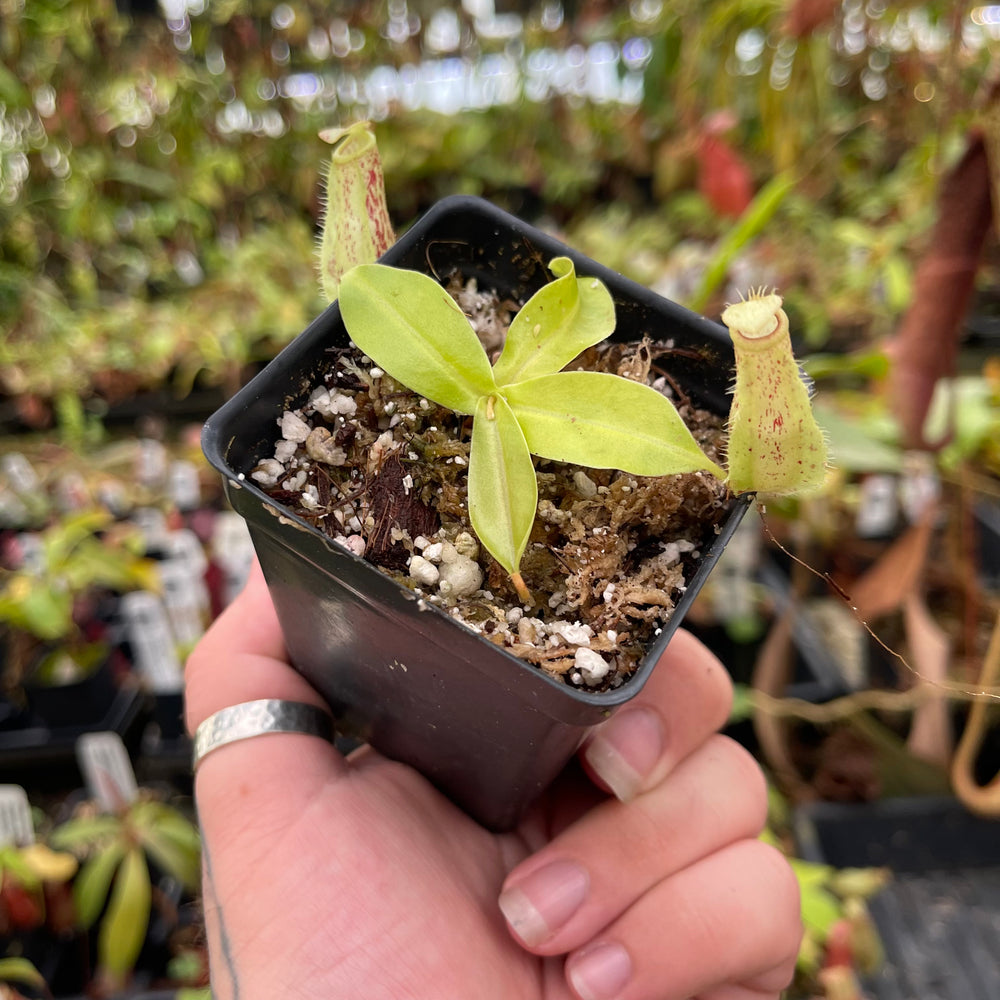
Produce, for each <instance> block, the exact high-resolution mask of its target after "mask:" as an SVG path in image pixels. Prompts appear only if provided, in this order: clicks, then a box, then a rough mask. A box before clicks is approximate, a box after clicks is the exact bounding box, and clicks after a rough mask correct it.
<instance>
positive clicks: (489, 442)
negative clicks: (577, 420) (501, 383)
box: [469, 396, 538, 575]
mask: <svg viewBox="0 0 1000 1000" xmlns="http://www.w3.org/2000/svg"><path fill="white" fill-rule="evenodd" d="M537 505H538V482H537V480H536V479H535V467H534V465H532V462H531V453H530V452H529V451H528V446H527V444H526V443H525V440H524V435H523V434H522V433H521V428H520V427H518V425H517V421H516V420H515V419H514V415H513V413H511V411H510V407H509V406H508V405H507V403H506V402H505V401H504V399H503V397H501V396H491V397H488V398H483V399H482V400H480V403H479V407H478V408H477V410H476V419H475V420H474V421H473V424H472V447H471V450H470V453H469V519H470V520H471V521H472V527H473V530H474V531H475V532H476V534H477V535H478V536H479V540H480V541H481V542H482V543H483V545H485V546H486V548H487V549H488V550H489V551H490V553H491V554H492V556H493V558H494V559H496V561H497V562H498V563H500V565H501V566H503V568H504V569H505V570H507V572H508V573H510V574H512V575H513V574H514V573H516V572H517V567H518V564H519V563H520V562H521V556H522V555H523V553H524V547H525V546H526V545H527V544H528V536H529V535H530V534H531V526H532V524H534V521H535V509H536V507H537Z"/></svg>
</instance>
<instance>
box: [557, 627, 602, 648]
mask: <svg viewBox="0 0 1000 1000" xmlns="http://www.w3.org/2000/svg"><path fill="white" fill-rule="evenodd" d="M553 631H554V632H555V634H556V635H559V636H562V639H563V642H565V643H566V644H567V645H570V646H589V645H590V637H591V636H592V635H593V634H594V630H593V629H592V628H591V627H590V626H589V625H581V624H580V623H579V622H575V623H573V624H572V625H571V624H570V623H569V622H559V623H558V624H556V625H555V626H554V627H553Z"/></svg>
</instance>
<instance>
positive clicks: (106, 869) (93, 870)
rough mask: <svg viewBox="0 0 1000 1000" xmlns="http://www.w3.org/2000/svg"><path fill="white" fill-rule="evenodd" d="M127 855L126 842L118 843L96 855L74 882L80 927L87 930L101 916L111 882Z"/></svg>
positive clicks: (74, 899) (74, 896) (74, 898)
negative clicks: (124, 856)
mask: <svg viewBox="0 0 1000 1000" xmlns="http://www.w3.org/2000/svg"><path fill="white" fill-rule="evenodd" d="M124 853H125V842H124V841H116V842H115V843H114V844H111V845H110V846H109V847H108V848H107V849H106V850H104V851H101V853H100V854H95V855H94V857H92V858H91V859H90V860H89V861H88V862H87V863H86V864H85V865H84V866H83V867H82V868H81V869H80V872H79V874H78V875H77V877H76V879H75V880H74V882H73V901H74V903H75V904H76V912H77V917H78V919H79V921H80V926H81V927H83V928H84V930H86V929H87V928H89V927H90V925H91V924H92V923H93V922H94V921H95V920H96V919H97V918H98V917H99V916H100V913H101V910H102V909H103V908H104V903H105V901H106V900H107V898H108V889H109V888H110V886H111V880H112V879H113V878H114V875H115V872H116V871H117V870H118V864H119V862H120V861H121V859H122V856H123V855H124Z"/></svg>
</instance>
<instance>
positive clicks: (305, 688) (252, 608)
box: [184, 562, 325, 733]
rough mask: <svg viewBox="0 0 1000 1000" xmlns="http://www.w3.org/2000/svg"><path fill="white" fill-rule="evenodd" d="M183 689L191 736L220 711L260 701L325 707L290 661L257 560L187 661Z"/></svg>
mask: <svg viewBox="0 0 1000 1000" xmlns="http://www.w3.org/2000/svg"><path fill="white" fill-rule="evenodd" d="M184 687H185V691H184V703H185V704H184V711H185V717H186V721H187V728H188V732H190V733H194V731H195V729H196V728H197V727H198V725H199V724H200V723H201V722H203V721H204V720H205V719H207V718H208V717H209V716H210V715H212V714H213V713H214V712H217V711H218V710H219V709H220V708H227V707H229V706H230V705H236V704H239V703H240V702H244V701H256V700H257V699H258V698H280V699H283V700H286V701H304V702H308V703H309V704H311V705H316V706H318V707H320V708H323V707H325V706H324V702H323V699H322V698H321V697H320V696H319V695H318V694H317V693H316V692H315V691H314V690H313V688H312V687H311V686H310V685H309V684H308V682H307V681H306V680H305V679H304V678H303V677H302V676H301V675H300V674H299V673H298V672H297V671H296V670H295V669H294V668H293V667H291V666H290V665H289V663H288V661H287V658H286V655H285V642H284V639H283V637H282V634H281V626H280V625H279V624H278V616H277V614H276V613H275V610H274V605H273V604H272V603H271V597H270V594H269V593H268V589H267V583H266V582H265V580H264V574H263V573H262V572H261V569H260V566H259V565H258V564H257V563H256V562H255V563H254V566H253V569H252V570H251V573H250V577H249V579H248V580H247V584H246V586H245V587H244V588H243V591H242V592H241V593H240V594H239V596H238V597H237V598H236V599H235V600H234V601H233V603H232V604H230V605H229V607H228V608H226V610H225V611H223V612H222V614H221V615H220V616H219V617H218V618H217V619H216V621H215V622H214V623H213V624H212V626H211V627H210V628H209V630H208V631H207V632H206V633H205V635H204V636H203V637H202V638H201V640H200V641H199V643H198V645H197V646H195V648H194V650H193V651H192V653H191V655H190V656H189V657H188V660H187V664H186V665H185V668H184Z"/></svg>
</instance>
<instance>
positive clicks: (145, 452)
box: [135, 438, 167, 488]
mask: <svg viewBox="0 0 1000 1000" xmlns="http://www.w3.org/2000/svg"><path fill="white" fill-rule="evenodd" d="M166 477H167V449H166V448H165V447H164V446H163V443H162V442H161V441H157V440H156V439H155V438H140V440H139V452H138V454H137V455H136V458H135V478H136V479H137V480H138V481H139V482H140V483H141V484H142V485H143V486H148V487H150V488H153V487H156V486H159V485H160V484H161V483H163V481H164V480H165V479H166Z"/></svg>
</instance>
